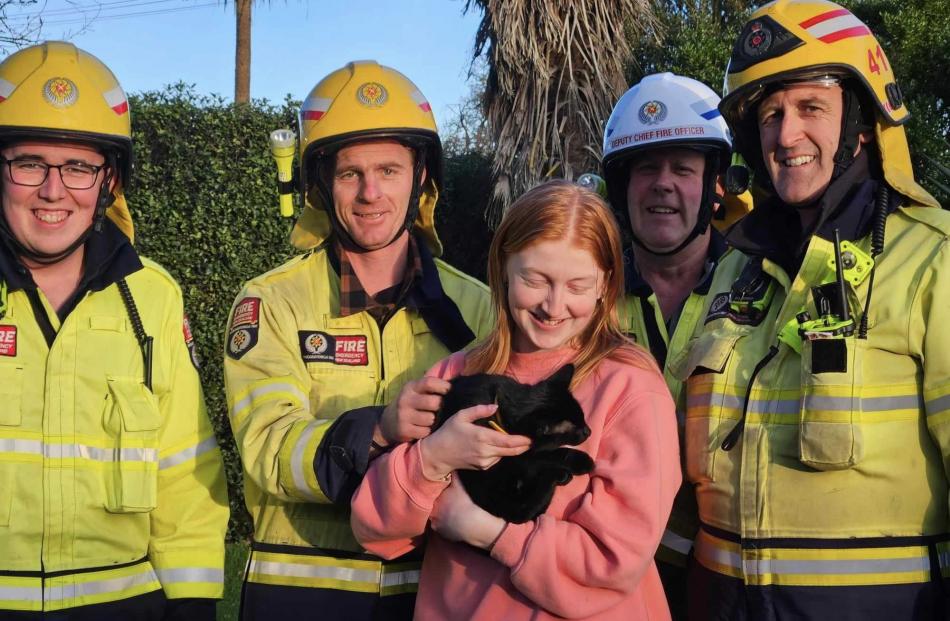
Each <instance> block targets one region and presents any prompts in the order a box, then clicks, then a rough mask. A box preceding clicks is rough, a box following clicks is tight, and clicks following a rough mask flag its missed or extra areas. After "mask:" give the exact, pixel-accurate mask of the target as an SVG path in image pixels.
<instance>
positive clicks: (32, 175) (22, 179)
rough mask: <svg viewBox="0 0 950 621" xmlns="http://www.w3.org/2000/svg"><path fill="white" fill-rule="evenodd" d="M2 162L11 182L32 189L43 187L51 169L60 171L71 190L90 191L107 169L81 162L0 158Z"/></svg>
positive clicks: (61, 176) (61, 177)
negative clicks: (61, 162) (63, 162)
mask: <svg viewBox="0 0 950 621" xmlns="http://www.w3.org/2000/svg"><path fill="white" fill-rule="evenodd" d="M0 160H3V161H4V162H6V165H7V168H8V169H9V171H10V181H12V182H13V183H15V184H17V185H26V186H30V187H38V186H41V185H43V184H44V183H45V182H46V178H47V177H48V176H49V169H50V168H56V169H58V170H59V177H60V179H62V180H63V185H64V186H66V187H67V188H69V189H70V190H88V189H89V188H91V187H92V186H94V185H95V184H96V179H97V178H98V177H99V171H100V170H102V169H103V168H105V166H94V165H93V164H82V163H79V162H72V163H69V164H58V165H53V164H47V163H46V162H40V161H37V160H8V159H7V158H5V157H0Z"/></svg>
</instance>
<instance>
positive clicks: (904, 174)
mask: <svg viewBox="0 0 950 621" xmlns="http://www.w3.org/2000/svg"><path fill="white" fill-rule="evenodd" d="M824 77H837V78H844V79H849V78H850V79H851V81H852V82H853V83H856V84H859V85H860V86H861V87H862V88H863V91H864V93H865V94H866V95H867V96H868V97H870V100H871V101H873V103H874V107H875V114H874V117H875V121H874V126H875V127H874V129H875V135H876V138H877V145H878V151H879V153H880V156H881V163H882V167H883V170H884V177H885V179H886V180H887V182H888V184H889V185H890V186H891V187H893V188H894V189H895V190H897V191H898V192H900V193H901V194H903V195H905V196H907V197H908V198H910V199H911V200H913V201H914V202H917V203H920V204H925V205H932V206H937V207H939V203H937V201H936V200H935V199H934V198H933V197H932V196H931V195H930V194H929V193H928V192H927V191H926V190H924V189H923V188H922V187H920V186H919V185H918V184H917V182H916V181H915V180H914V173H913V167H912V166H911V162H910V152H909V150H908V147H907V136H906V134H905V132H904V128H903V127H902V124H903V123H904V122H905V121H906V120H907V119H908V117H909V116H910V112H909V111H908V110H907V106H906V105H905V103H904V97H903V95H902V94H901V90H900V88H899V87H898V85H897V79H896V78H895V77H894V72H893V69H892V68H891V63H890V61H889V60H888V58H887V56H886V55H885V53H884V50H883V49H882V48H881V45H880V43H878V41H877V39H876V38H875V37H874V35H873V34H872V33H871V30H870V29H869V28H868V27H867V26H866V25H865V24H864V23H863V22H862V21H861V20H859V19H858V18H857V17H855V16H854V15H853V14H852V13H851V12H850V11H848V10H847V9H845V8H842V7H841V6H839V5H837V4H835V3H833V2H828V1H826V0H777V1H776V2H771V3H769V4H767V5H765V6H763V7H761V8H759V9H758V10H757V11H755V12H754V13H753V14H752V16H751V17H750V18H749V21H748V22H747V23H746V25H745V26H744V27H743V29H742V31H741V32H740V33H739V37H738V39H737V40H736V43H735V45H734V47H733V50H732V56H731V58H730V60H729V65H728V66H727V67H726V77H725V83H724V85H723V97H722V102H721V103H720V104H719V109H720V111H721V112H722V114H723V116H724V117H726V121H727V122H728V123H729V125H730V126H731V127H732V129H733V138H734V142H735V146H736V150H737V151H739V152H740V153H741V154H742V155H743V157H745V158H746V160H748V161H749V162H758V161H760V160H761V151H760V145H759V141H758V130H757V128H756V126H755V124H754V122H753V121H752V120H751V119H750V115H749V112H750V111H751V109H752V108H753V107H754V104H755V103H757V102H758V101H759V100H760V98H761V97H762V96H763V95H764V94H765V93H766V92H767V90H768V88H769V87H770V86H775V85H777V84H782V83H786V82H801V81H810V80H814V79H821V78H824ZM754 168H756V172H758V173H762V172H763V171H762V170H761V169H760V168H758V167H756V166H754Z"/></svg>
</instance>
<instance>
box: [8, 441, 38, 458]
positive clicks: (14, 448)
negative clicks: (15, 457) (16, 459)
mask: <svg viewBox="0 0 950 621" xmlns="http://www.w3.org/2000/svg"><path fill="white" fill-rule="evenodd" d="M0 452H3V453H28V454H31V455H42V454H43V442H42V441H41V440H20V439H14V438H4V439H2V440H0Z"/></svg>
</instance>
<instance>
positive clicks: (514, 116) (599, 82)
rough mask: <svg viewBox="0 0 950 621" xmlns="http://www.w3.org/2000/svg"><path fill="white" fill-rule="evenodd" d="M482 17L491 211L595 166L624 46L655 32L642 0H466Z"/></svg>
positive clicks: (492, 215) (625, 59)
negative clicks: (491, 150) (492, 156)
mask: <svg viewBox="0 0 950 621" xmlns="http://www.w3.org/2000/svg"><path fill="white" fill-rule="evenodd" d="M473 4H474V5H475V6H477V7H478V8H480V9H481V10H482V12H483V17H482V21H481V24H480V25H479V29H478V33H477V35H476V39H475V57H476V58H477V57H479V56H481V54H482V53H483V52H485V53H486V55H487V60H488V67H489V70H488V80H487V83H486V88H485V95H484V102H483V105H484V109H485V116H486V118H487V120H488V125H489V128H490V131H491V134H492V138H493V140H494V143H495V145H496V149H495V163H494V173H495V184H494V190H493V196H492V200H491V205H490V206H489V213H488V214H487V215H488V217H489V220H490V221H494V222H497V221H498V220H499V219H500V217H501V215H502V214H503V213H504V210H505V208H506V207H507V206H508V204H510V202H511V201H512V199H513V198H514V197H515V196H517V195H518V194H520V193H522V192H523V191H524V190H526V189H528V188H529V187H531V186H532V185H534V184H535V183H537V182H539V181H541V180H544V179H547V178H553V177H563V178H567V179H573V178H574V177H575V176H577V175H578V174H580V173H583V172H586V171H591V170H597V169H598V168H599V161H600V148H601V140H602V138H603V127H604V124H605V123H606V121H607V117H608V116H609V114H610V111H611V109H612V107H613V104H614V103H615V102H616V101H617V99H618V98H619V97H620V95H621V94H622V93H623V92H624V91H625V90H626V88H627V82H626V80H625V77H624V70H625V68H626V65H627V64H628V63H629V61H630V43H629V41H630V40H636V39H637V38H639V37H641V36H644V34H646V33H655V32H656V19H655V17H654V14H653V12H652V9H651V5H650V3H649V1H648V0H573V1H571V2H558V1H557V0H547V1H539V0H468V2H467V4H466V6H465V10H468V9H469V8H470V7H471V6H472V5H473Z"/></svg>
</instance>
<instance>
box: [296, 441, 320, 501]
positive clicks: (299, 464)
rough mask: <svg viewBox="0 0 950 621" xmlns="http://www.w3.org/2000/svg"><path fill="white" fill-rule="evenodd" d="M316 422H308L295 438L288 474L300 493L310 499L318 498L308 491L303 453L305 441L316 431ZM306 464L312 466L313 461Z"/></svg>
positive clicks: (305, 445)
mask: <svg viewBox="0 0 950 621" xmlns="http://www.w3.org/2000/svg"><path fill="white" fill-rule="evenodd" d="M317 424H319V423H310V424H309V425H307V427H306V429H304V430H303V433H301V434H300V437H299V438H297V443H296V444H294V450H293V451H292V452H291V454H290V474H291V475H292V476H293V479H294V485H295V486H296V488H297V491H298V492H300V494H301V495H303V496H304V497H305V498H308V499H310V500H317V499H318V498H317V496H316V495H314V493H313V492H312V491H310V486H309V485H307V478H306V475H305V474H304V463H303V454H304V451H305V450H306V448H307V442H308V441H309V440H310V437H311V436H312V435H313V432H314V431H316V425H317ZM307 466H309V467H310V468H313V463H312V462H311V463H309V464H307Z"/></svg>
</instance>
